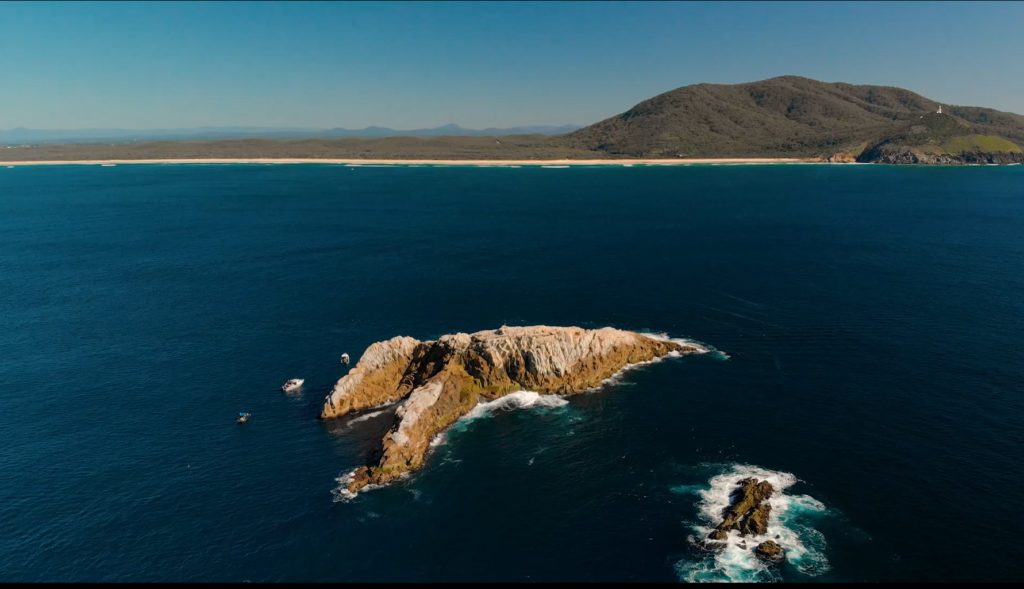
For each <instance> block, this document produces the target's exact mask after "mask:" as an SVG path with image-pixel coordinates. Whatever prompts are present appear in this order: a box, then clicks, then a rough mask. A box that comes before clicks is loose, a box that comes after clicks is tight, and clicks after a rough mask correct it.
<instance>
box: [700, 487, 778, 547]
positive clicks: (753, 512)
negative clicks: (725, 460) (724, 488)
mask: <svg viewBox="0 0 1024 589" xmlns="http://www.w3.org/2000/svg"><path fill="white" fill-rule="evenodd" d="M773 492H774V489H772V485H771V483H769V482H768V481H759V480H757V479H753V478H751V479H743V480H742V481H740V482H739V485H738V486H737V487H736V489H735V490H734V491H733V492H732V494H731V495H730V497H729V500H730V505H729V507H726V508H725V511H724V513H723V514H722V523H721V524H719V525H718V527H717V528H716V530H715V532H712V534H711V535H710V536H708V538H709V539H713V538H712V536H716V537H722V538H723V539H724V538H725V537H727V536H728V532H729V530H739V532H740V535H743V536H760V535H762V534H767V533H768V519H769V518H770V517H771V513H772V507H771V505H768V504H767V503H766V501H767V500H768V499H769V498H771V496H772V493H773Z"/></svg>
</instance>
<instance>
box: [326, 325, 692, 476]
mask: <svg viewBox="0 0 1024 589" xmlns="http://www.w3.org/2000/svg"><path fill="white" fill-rule="evenodd" d="M699 351H702V350H701V349H700V348H697V347H695V346H690V345H687V344H682V343H677V342H671V341H662V340H657V339H653V338H650V337H647V336H644V335H641V334H638V333H634V332H630V331H621V330H618V329H612V328H608V327H606V328H604V329H596V330H587V329H581V328H578V327H547V326H537V327H501V328H500V329H495V330H489V331H480V332H477V333H473V334H466V333H457V334H454V335H446V336H443V337H441V338H440V339H438V340H437V341H433V342H418V341H416V340H414V339H412V338H394V339H391V340H388V341H386V342H379V343H376V344H373V345H372V346H370V347H369V348H368V349H367V351H366V352H365V353H364V354H363V357H362V358H360V360H359V363H358V364H357V365H356V367H355V368H354V369H353V370H352V372H351V373H349V374H348V375H346V376H345V377H344V378H342V379H341V380H339V381H338V384H337V385H336V386H335V387H334V390H333V391H332V392H331V394H330V395H329V396H328V397H327V401H326V403H325V404H324V408H323V411H322V413H321V418H323V419H328V418H334V417H341V416H344V415H346V414H348V413H350V412H352V411H358V410H360V409H366V408H369V407H374V406H377V405H382V404H387V403H392V402H395V401H398V400H401V399H405V401H404V402H403V404H402V406H401V407H399V409H398V411H397V412H396V415H395V418H396V419H395V424H394V426H393V427H392V428H391V430H390V431H389V432H388V434H387V435H386V436H385V437H384V440H383V444H382V448H381V450H382V452H381V455H380V457H379V459H377V460H375V461H373V462H372V463H371V464H369V465H367V466H364V467H362V468H360V469H358V470H357V471H356V472H355V473H353V475H352V477H351V480H350V482H349V483H348V490H349V491H350V492H355V491H358V490H359V489H361V488H363V487H365V486H367V485H371V484H373V485H379V484H383V483H387V482H388V481H391V480H393V479H395V478H397V477H398V476H400V475H401V474H402V473H404V472H407V471H409V470H411V469H414V468H416V467H418V466H420V464H421V463H422V461H423V458H424V456H425V455H426V453H427V450H428V449H429V446H430V441H431V440H432V439H433V437H434V436H436V435H437V434H438V433H440V432H441V431H442V430H444V429H445V428H447V427H448V426H450V425H452V424H453V423H454V422H455V421H456V420H457V419H458V418H459V417H462V416H463V415H465V414H466V413H468V412H469V411H470V410H471V409H473V407H474V406H476V404H477V403H479V402H480V401H481V400H493V399H496V398H498V397H501V396H503V395H506V394H508V393H512V392H515V391H520V390H530V391H535V392H538V393H541V394H555V395H571V394H574V393H580V392H583V391H585V390H587V389H589V388H592V387H595V386H597V385H599V384H601V382H602V381H603V380H605V379H607V378H608V377H610V376H612V375H613V374H615V373H616V372H618V371H619V370H621V369H622V368H623V367H624V366H627V365H629V364H635V363H638V362H645V361H649V360H653V359H655V358H660V357H663V356H667V355H671V354H687V353H694V352H699Z"/></svg>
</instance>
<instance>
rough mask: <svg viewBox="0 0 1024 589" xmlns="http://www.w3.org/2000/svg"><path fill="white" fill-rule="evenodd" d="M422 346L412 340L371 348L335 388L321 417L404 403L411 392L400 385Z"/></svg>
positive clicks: (376, 345) (406, 339)
mask: <svg viewBox="0 0 1024 589" xmlns="http://www.w3.org/2000/svg"><path fill="white" fill-rule="evenodd" d="M419 343H420V342H419V341H418V340H416V339H413V338H411V337H394V338H391V339H389V340H387V341H384V342H377V343H375V344H373V345H371V346H370V347H369V348H367V349H366V351H365V352H363V357H362V358H360V359H359V363H358V364H356V366H355V368H353V369H352V370H351V371H349V373H348V374H347V375H346V376H345V378H343V379H341V380H339V381H338V384H336V385H335V386H334V390H333V391H331V394H330V395H328V397H327V403H326V404H325V405H324V409H323V411H322V412H321V413H320V417H321V418H324V419H327V418H331V417H341V416H342V415H346V414H348V413H351V412H353V411H361V410H363V409H369V408H370V407H377V406H379V405H386V404H388V403H393V402H395V401H397V400H399V399H401V398H402V397H403V396H404V393H407V392H408V390H405V391H403V390H402V389H401V388H399V386H398V385H399V383H400V382H401V380H402V376H404V375H405V371H406V369H407V368H408V367H409V362H410V360H412V354H413V352H414V351H415V350H416V346H417V345H419Z"/></svg>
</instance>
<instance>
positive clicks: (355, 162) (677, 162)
mask: <svg viewBox="0 0 1024 589" xmlns="http://www.w3.org/2000/svg"><path fill="white" fill-rule="evenodd" d="M808 163H822V162H821V161H820V160H817V159H812V158H719V159H713V158H700V159H696V158H695V159H594V160H578V159H571V160H564V159H563V160H431V159H352V158H346V159H318V158H180V159H178V158H175V159H132V160H125V159H110V160H39V161H31V160H27V161H2V160H0V167H3V166H7V167H13V166H65V165H78V166H96V165H111V164H113V165H122V164H342V165H351V166H359V165H384V166H394V165H399V166H401V165H429V166H481V167H488V166H491V167H500V166H541V167H543V166H632V165H640V166H682V165H688V164H808Z"/></svg>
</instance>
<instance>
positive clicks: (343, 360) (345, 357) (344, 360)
mask: <svg viewBox="0 0 1024 589" xmlns="http://www.w3.org/2000/svg"><path fill="white" fill-rule="evenodd" d="M348 361H349V357H348V354H342V355H341V363H342V364H348Z"/></svg>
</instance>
